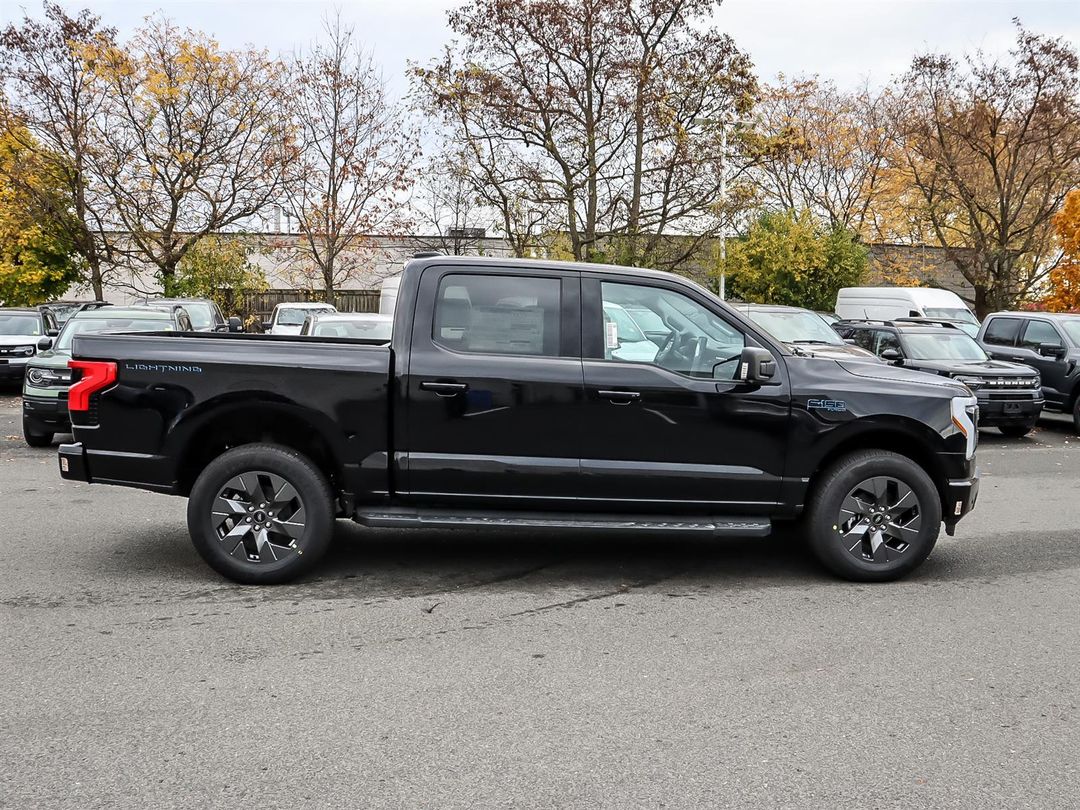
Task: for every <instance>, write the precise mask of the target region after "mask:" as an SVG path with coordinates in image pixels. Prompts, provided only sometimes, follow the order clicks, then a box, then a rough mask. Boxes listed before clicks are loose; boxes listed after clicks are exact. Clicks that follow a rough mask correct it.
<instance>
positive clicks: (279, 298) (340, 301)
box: [236, 290, 379, 321]
mask: <svg viewBox="0 0 1080 810" xmlns="http://www.w3.org/2000/svg"><path fill="white" fill-rule="evenodd" d="M237 297H238V298H239V305H238V306H237V307H236V309H237V310H239V311H240V312H242V313H244V314H245V315H252V314H254V315H258V317H259V320H262V321H268V320H270V315H271V313H273V311H274V307H276V306H277V305H278V304H291V303H297V302H300V301H322V300H323V298H322V293H320V292H313V291H311V290H264V291H262V292H252V291H250V290H248V291H244V292H241V293H239V295H238V296H237ZM336 298H337V300H336V302H335V304H334V306H336V307H337V308H338V310H339V311H340V312H378V311H379V291H378V290H341V291H339V292H338V293H336Z"/></svg>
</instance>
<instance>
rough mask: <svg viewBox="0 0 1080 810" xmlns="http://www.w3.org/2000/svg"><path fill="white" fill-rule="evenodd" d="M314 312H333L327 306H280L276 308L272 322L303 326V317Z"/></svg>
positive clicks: (280, 324)
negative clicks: (304, 307)
mask: <svg viewBox="0 0 1080 810" xmlns="http://www.w3.org/2000/svg"><path fill="white" fill-rule="evenodd" d="M316 312H333V310H332V309H330V308H329V307H327V308H326V309H311V308H307V309H300V308H296V307H282V308H281V309H279V310H278V313H277V320H276V321H274V324H275V325H276V326H303V324H304V318H306V317H307V316H308V315H314V314H315V313H316Z"/></svg>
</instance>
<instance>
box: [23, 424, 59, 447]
mask: <svg viewBox="0 0 1080 810" xmlns="http://www.w3.org/2000/svg"><path fill="white" fill-rule="evenodd" d="M22 435H23V438H24V439H26V443H27V444H28V445H30V446H31V447H48V446H49V445H50V444H52V440H53V434H52V433H51V432H49V431H40V430H34V428H33V427H32V426H31V424H30V422H28V421H27V420H26V419H23V422H22Z"/></svg>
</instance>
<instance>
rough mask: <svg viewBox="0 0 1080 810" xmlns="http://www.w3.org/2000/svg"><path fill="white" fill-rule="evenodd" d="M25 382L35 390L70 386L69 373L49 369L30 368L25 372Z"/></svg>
mask: <svg viewBox="0 0 1080 810" xmlns="http://www.w3.org/2000/svg"><path fill="white" fill-rule="evenodd" d="M26 382H27V383H28V384H30V385H32V386H35V387H37V388H48V387H49V386H51V385H70V383H71V372H70V371H67V370H60V369H57V370H53V369H51V368H31V369H30V370H29V371H27V372H26Z"/></svg>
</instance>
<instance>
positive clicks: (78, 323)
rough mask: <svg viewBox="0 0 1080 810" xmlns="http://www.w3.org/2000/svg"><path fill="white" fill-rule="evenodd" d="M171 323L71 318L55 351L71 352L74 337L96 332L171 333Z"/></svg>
mask: <svg viewBox="0 0 1080 810" xmlns="http://www.w3.org/2000/svg"><path fill="white" fill-rule="evenodd" d="M171 331H173V327H172V323H171V322H170V321H168V320H166V319H164V318H72V319H70V320H69V321H68V322H67V324H65V325H64V329H63V331H62V332H61V333H60V337H58V338H57V339H56V350H57V351H61V352H69V351H71V339H72V338H73V337H75V335H89V334H93V333H96V332H171Z"/></svg>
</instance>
